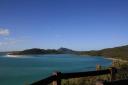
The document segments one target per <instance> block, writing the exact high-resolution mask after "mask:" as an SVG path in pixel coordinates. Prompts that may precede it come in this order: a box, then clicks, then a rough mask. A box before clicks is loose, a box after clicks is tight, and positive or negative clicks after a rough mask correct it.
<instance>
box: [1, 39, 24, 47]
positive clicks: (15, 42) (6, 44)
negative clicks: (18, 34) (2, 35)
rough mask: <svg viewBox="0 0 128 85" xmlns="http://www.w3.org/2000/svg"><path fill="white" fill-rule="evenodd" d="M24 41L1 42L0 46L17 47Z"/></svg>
mask: <svg viewBox="0 0 128 85" xmlns="http://www.w3.org/2000/svg"><path fill="white" fill-rule="evenodd" d="M22 41H23V40H7V41H2V42H0V46H8V45H15V44H18V43H20V42H22Z"/></svg>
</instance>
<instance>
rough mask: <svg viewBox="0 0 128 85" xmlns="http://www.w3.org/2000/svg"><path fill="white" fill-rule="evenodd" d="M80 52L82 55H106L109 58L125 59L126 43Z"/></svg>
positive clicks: (127, 53)
mask: <svg viewBox="0 0 128 85" xmlns="http://www.w3.org/2000/svg"><path fill="white" fill-rule="evenodd" d="M80 54H82V55H91V56H106V57H111V58H120V59H127V60H128V45H126V46H120V47H114V48H107V49H102V50H98V51H95V50H92V51H83V52H81V53H80Z"/></svg>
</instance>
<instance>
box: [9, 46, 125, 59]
mask: <svg viewBox="0 0 128 85" xmlns="http://www.w3.org/2000/svg"><path fill="white" fill-rule="evenodd" d="M8 54H9V55H32V54H79V55H91V56H105V57H111V58H120V59H128V45H126V46H120V47H114V48H106V49H102V50H91V51H74V50H71V49H68V48H59V49H47V50H46V49H40V48H33V49H27V50H24V51H14V52H9V53H8Z"/></svg>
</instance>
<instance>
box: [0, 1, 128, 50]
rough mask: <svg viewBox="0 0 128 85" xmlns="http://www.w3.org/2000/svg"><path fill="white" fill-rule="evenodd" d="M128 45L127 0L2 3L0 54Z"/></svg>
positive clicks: (0, 10)
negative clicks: (30, 49)
mask: <svg viewBox="0 0 128 85" xmlns="http://www.w3.org/2000/svg"><path fill="white" fill-rule="evenodd" d="M126 44H128V1H127V0H0V51H11V50H23V49H26V48H44V49H47V48H55V49H57V48H59V47H67V48H71V49H74V50H99V49H102V48H107V47H115V46H121V45H126Z"/></svg>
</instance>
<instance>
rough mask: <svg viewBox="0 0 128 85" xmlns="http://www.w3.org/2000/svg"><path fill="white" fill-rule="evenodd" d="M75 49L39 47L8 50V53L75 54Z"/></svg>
mask: <svg viewBox="0 0 128 85" xmlns="http://www.w3.org/2000/svg"><path fill="white" fill-rule="evenodd" d="M76 53H77V51H73V50H71V49H67V48H59V49H57V50H56V49H40V48H32V49H27V50H23V51H14V52H9V53H8V54H9V55H32V54H76Z"/></svg>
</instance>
